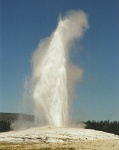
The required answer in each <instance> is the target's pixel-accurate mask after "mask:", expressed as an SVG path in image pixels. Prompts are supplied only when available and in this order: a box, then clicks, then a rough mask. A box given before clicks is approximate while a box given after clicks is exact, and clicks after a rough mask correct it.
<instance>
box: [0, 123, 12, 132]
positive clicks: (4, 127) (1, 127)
mask: <svg viewBox="0 0 119 150" xmlns="http://www.w3.org/2000/svg"><path fill="white" fill-rule="evenodd" d="M10 126H11V122H10V121H3V120H1V121H0V132H6V131H10V130H11V127H10Z"/></svg>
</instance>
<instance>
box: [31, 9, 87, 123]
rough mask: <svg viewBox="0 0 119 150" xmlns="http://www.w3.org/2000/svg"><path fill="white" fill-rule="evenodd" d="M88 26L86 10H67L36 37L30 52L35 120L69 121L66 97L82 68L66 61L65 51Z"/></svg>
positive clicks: (68, 103)
mask: <svg viewBox="0 0 119 150" xmlns="http://www.w3.org/2000/svg"><path fill="white" fill-rule="evenodd" d="M87 28H88V20H87V14H86V13H85V12H83V11H80V10H78V11H69V12H67V13H66V15H65V16H64V17H63V18H61V17H60V19H59V22H58V26H57V28H56V30H55V31H54V32H53V33H52V34H51V36H50V37H48V38H45V39H43V40H41V41H40V44H39V46H38V48H37V49H36V51H35V52H34V53H33V55H32V78H31V83H32V90H31V95H32V99H33V101H34V105H35V109H34V110H35V120H36V123H37V124H48V125H54V126H65V125H67V124H68V122H69V118H70V117H69V115H70V114H69V109H70V101H71V100H70V98H71V95H73V90H72V87H74V84H75V81H76V80H79V79H81V78H82V73H83V70H82V69H80V68H77V67H74V66H73V65H70V64H69V62H68V52H69V49H70V48H71V46H72V44H73V43H74V40H75V39H78V38H79V39H81V38H82V36H83V33H84V32H85V31H86V29H87Z"/></svg>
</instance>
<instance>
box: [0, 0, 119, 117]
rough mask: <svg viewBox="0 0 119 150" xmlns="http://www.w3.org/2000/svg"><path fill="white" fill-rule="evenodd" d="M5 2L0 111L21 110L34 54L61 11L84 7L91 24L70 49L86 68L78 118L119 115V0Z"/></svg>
mask: <svg viewBox="0 0 119 150" xmlns="http://www.w3.org/2000/svg"><path fill="white" fill-rule="evenodd" d="M0 6H1V7H0V9H1V10H0V11H1V19H0V35H1V36H0V43H1V47H0V49H1V50H0V60H1V66H0V72H1V75H0V80H1V82H0V88H1V93H0V94H1V96H0V112H18V105H19V103H20V101H21V99H22V96H23V91H24V89H23V85H24V80H25V77H26V76H27V75H29V74H30V72H31V64H30V60H31V56H32V53H33V51H34V50H35V49H36V48H37V46H38V43H39V41H40V40H41V39H43V38H45V37H48V36H50V34H51V33H52V32H53V31H54V29H55V28H56V26H57V21H58V16H59V13H60V12H61V14H62V15H64V14H65V12H66V11H68V10H72V9H73V10H78V9H81V10H84V11H85V12H87V13H88V19H89V25H90V28H89V30H88V31H87V32H86V33H85V35H84V37H83V39H82V40H81V41H77V42H76V44H75V45H76V46H75V48H72V49H73V50H72V52H71V54H70V59H71V60H70V61H71V62H72V63H74V64H76V65H78V66H80V67H81V68H83V70H84V75H83V81H81V82H78V83H77V84H76V89H75V90H76V97H75V101H74V103H73V109H72V111H73V118H74V119H76V120H88V119H90V120H106V119H109V120H119V95H118V92H119V91H118V90H119V89H118V76H119V75H118V1H117V0H0Z"/></svg>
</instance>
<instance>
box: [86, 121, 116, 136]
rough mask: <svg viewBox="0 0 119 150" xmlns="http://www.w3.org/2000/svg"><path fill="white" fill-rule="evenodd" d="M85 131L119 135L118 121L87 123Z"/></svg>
mask: <svg viewBox="0 0 119 150" xmlns="http://www.w3.org/2000/svg"><path fill="white" fill-rule="evenodd" d="M85 123H86V129H94V130H99V131H104V132H108V133H113V134H116V135H119V121H113V122H110V121H109V120H106V121H90V120H89V121H87V122H85Z"/></svg>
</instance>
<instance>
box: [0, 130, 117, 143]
mask: <svg viewBox="0 0 119 150" xmlns="http://www.w3.org/2000/svg"><path fill="white" fill-rule="evenodd" d="M102 139H107V140H110V139H112V140H119V136H118V135H114V134H110V133H106V132H102V131H95V130H91V129H80V128H57V127H40V128H31V129H27V130H22V131H11V132H5V133H1V134H0V142H2V141H5V142H46V143H50V142H54V143H58V142H68V141H76V140H81V141H82V140H102Z"/></svg>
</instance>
